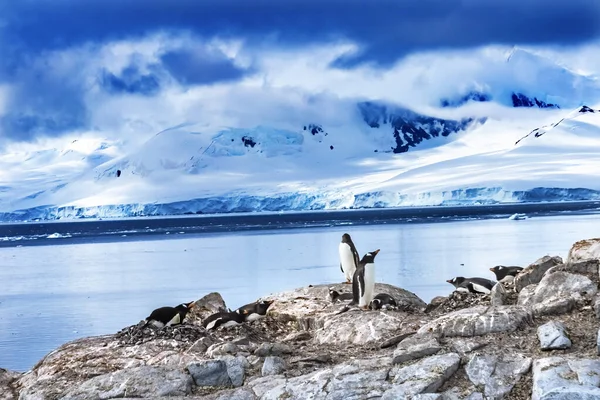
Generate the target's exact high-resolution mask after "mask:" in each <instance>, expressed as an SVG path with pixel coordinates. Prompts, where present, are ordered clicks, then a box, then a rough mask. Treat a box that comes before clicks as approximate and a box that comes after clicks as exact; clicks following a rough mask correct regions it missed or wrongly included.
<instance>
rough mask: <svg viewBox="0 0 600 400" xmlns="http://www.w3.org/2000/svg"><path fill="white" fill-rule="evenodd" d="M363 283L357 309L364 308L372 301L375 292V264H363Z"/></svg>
mask: <svg viewBox="0 0 600 400" xmlns="http://www.w3.org/2000/svg"><path fill="white" fill-rule="evenodd" d="M364 282H365V287H364V289H363V293H362V296H360V299H359V301H358V306H359V307H366V306H368V305H369V304H371V301H372V300H373V292H374V291H375V264H373V263H369V264H365V269H364Z"/></svg>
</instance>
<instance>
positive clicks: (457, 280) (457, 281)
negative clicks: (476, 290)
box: [446, 276, 496, 290]
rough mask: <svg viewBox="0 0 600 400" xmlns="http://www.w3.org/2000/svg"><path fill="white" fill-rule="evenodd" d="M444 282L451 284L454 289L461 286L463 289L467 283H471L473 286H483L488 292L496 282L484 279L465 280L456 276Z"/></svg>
mask: <svg viewBox="0 0 600 400" xmlns="http://www.w3.org/2000/svg"><path fill="white" fill-rule="evenodd" d="M446 282H448V283H450V284H452V285H453V286H454V287H455V288H457V289H458V288H459V287H461V286H463V287H464V285H466V284H467V283H473V284H475V285H480V286H483V287H484V288H486V289H488V290H492V288H493V287H494V285H495V284H496V282H494V281H492V280H489V279H486V278H465V277H464V276H457V277H455V278H452V279H448V280H447V281H446Z"/></svg>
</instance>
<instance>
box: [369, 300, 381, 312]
mask: <svg viewBox="0 0 600 400" xmlns="http://www.w3.org/2000/svg"><path fill="white" fill-rule="evenodd" d="M369 308H370V309H371V310H379V309H380V308H381V300H380V299H373V300H371V304H369Z"/></svg>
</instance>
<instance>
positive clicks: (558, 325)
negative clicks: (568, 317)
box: [537, 321, 571, 350]
mask: <svg viewBox="0 0 600 400" xmlns="http://www.w3.org/2000/svg"><path fill="white" fill-rule="evenodd" d="M537 335H538V339H539V340H540V347H541V349H542V350H564V349H568V348H569V347H571V340H570V339H569V338H568V336H567V332H566V329H565V326H564V325H563V323H562V322H558V321H550V322H547V323H545V324H544V325H541V326H539V327H538V330H537Z"/></svg>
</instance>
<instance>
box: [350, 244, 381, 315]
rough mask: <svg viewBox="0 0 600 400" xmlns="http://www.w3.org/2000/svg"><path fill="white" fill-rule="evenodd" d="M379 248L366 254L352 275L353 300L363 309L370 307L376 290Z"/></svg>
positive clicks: (353, 302)
mask: <svg viewBox="0 0 600 400" xmlns="http://www.w3.org/2000/svg"><path fill="white" fill-rule="evenodd" d="M377 253H379V249H377V250H375V251H371V252H369V253H367V254H365V255H364V256H363V258H362V260H360V263H359V264H358V268H356V271H355V272H354V276H353V277H352V302H351V303H350V304H351V305H354V304H358V306H359V307H360V308H362V309H363V310H368V309H369V304H371V301H372V300H373V291H374V290H375V256H376V255H377Z"/></svg>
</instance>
